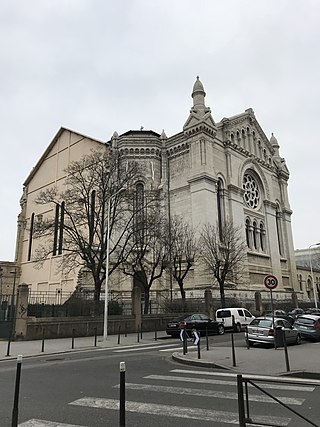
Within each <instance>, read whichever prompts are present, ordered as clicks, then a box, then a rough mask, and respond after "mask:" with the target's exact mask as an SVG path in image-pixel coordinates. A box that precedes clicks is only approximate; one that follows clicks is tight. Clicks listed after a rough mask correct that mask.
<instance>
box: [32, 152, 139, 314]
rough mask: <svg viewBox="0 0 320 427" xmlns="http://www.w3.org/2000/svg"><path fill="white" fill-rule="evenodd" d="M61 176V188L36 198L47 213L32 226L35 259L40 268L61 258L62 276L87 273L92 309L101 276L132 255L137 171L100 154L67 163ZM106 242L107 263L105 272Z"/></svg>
mask: <svg viewBox="0 0 320 427" xmlns="http://www.w3.org/2000/svg"><path fill="white" fill-rule="evenodd" d="M65 172H66V180H65V183H64V189H58V188H57V187H56V186H55V187H51V188H49V189H46V190H45V191H43V192H41V193H40V194H39V195H38V197H37V198H36V203H37V204H39V205H43V206H44V211H49V214H44V215H43V218H42V221H38V222H37V223H36V224H35V225H36V226H35V227H34V235H35V237H38V238H39V239H38V248H37V250H36V253H35V257H34V259H35V261H36V265H37V266H38V267H39V268H40V267H41V265H42V264H43V262H44V260H45V259H47V258H48V257H49V256H50V255H60V257H57V259H58V270H60V271H62V272H70V271H71V270H73V269H74V268H75V267H79V266H85V267H86V268H87V269H88V270H89V271H90V272H91V273H92V277H93V282H94V301H95V302H96V306H97V303H98V302H99V299H100V293H101V286H102V283H103V282H104V280H105V278H106V274H111V273H112V272H113V271H114V270H115V269H116V268H117V267H118V266H119V265H120V264H121V263H122V262H123V261H124V260H125V259H127V257H128V255H129V254H130V252H131V251H132V250H133V246H131V244H132V233H133V228H134V227H133V224H134V211H133V197H134V196H133V194H134V185H135V183H136V180H137V176H138V175H137V174H138V167H137V165H136V164H135V163H128V162H125V161H123V160H122V159H121V157H120V156H119V154H118V152H113V151H112V150H111V149H105V150H103V151H92V152H91V153H90V154H89V155H85V156H83V157H82V158H81V159H80V160H79V161H75V162H72V163H71V164H70V165H69V167H68V168H67V169H66V171H65ZM49 207H51V210H49ZM52 208H53V212H54V215H52ZM108 209H109V210H108ZM108 220H109V221H108ZM108 223H109V230H108ZM108 237H109V243H110V248H109V255H110V260H111V262H110V267H109V272H106V256H107V240H108Z"/></svg>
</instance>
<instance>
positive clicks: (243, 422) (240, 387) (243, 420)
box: [237, 374, 246, 427]
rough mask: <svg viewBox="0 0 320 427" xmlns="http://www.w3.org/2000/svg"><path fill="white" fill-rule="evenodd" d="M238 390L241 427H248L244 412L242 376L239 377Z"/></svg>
mask: <svg viewBox="0 0 320 427" xmlns="http://www.w3.org/2000/svg"><path fill="white" fill-rule="evenodd" d="M237 389H238V413H239V427H246V416H245V410H244V396H243V379H242V375H240V374H238V375H237Z"/></svg>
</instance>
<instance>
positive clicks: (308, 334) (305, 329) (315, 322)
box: [294, 314, 320, 341]
mask: <svg viewBox="0 0 320 427" xmlns="http://www.w3.org/2000/svg"><path fill="white" fill-rule="evenodd" d="M294 326H295V327H296V328H297V329H298V331H299V332H300V334H301V336H302V338H307V339H312V340H316V341H318V340H320V315H318V314H303V315H302V316H299V317H298V318H297V319H296V321H295V322H294Z"/></svg>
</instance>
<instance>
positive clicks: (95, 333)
mask: <svg viewBox="0 0 320 427" xmlns="http://www.w3.org/2000/svg"><path fill="white" fill-rule="evenodd" d="M94 346H95V347H97V328H94Z"/></svg>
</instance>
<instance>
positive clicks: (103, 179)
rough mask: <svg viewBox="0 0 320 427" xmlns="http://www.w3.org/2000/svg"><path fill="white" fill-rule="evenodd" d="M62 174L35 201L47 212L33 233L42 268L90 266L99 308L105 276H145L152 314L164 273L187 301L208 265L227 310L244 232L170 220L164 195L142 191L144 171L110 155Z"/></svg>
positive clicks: (100, 154)
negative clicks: (192, 280)
mask: <svg viewBox="0 0 320 427" xmlns="http://www.w3.org/2000/svg"><path fill="white" fill-rule="evenodd" d="M65 173H66V179H65V180H64V181H63V184H60V186H54V187H50V188H47V189H45V190H44V191H41V192H40V193H39V194H38V195H37V197H36V200H35V201H36V203H37V204H38V205H42V209H41V215H39V216H40V218H41V220H40V221H35V222H34V224H33V229H32V230H31V234H32V235H33V238H34V246H35V251H34V255H33V259H34V261H36V263H35V265H36V266H37V267H38V268H41V267H42V265H43V263H44V261H45V260H46V259H47V258H48V257H49V256H51V255H52V254H53V255H57V254H58V255H59V254H60V255H61V256H60V257H57V258H56V259H57V268H58V270H60V271H61V272H63V273H66V274H67V273H68V272H70V271H71V270H74V269H75V268H77V267H80V266H84V267H86V269H87V270H89V271H90V272H91V274H92V278H93V284H94V300H95V302H96V303H97V304H98V302H99V299H100V293H101V288H102V285H103V283H104V281H105V279H106V274H109V275H111V274H112V273H113V272H114V271H115V270H116V269H121V271H122V272H123V273H124V274H126V275H130V276H133V277H135V279H137V277H138V278H139V277H140V282H141V286H142V287H143V291H144V296H145V310H146V311H147V310H148V303H149V293H150V289H151V287H152V285H153V284H154V282H155V281H156V280H157V279H159V278H160V277H161V276H162V275H163V274H164V272H165V271H166V270H169V271H170V275H171V277H172V278H173V279H174V280H175V281H176V282H177V284H178V285H179V289H180V293H181V297H182V299H184V298H185V289H184V283H185V279H186V276H187V275H188V273H189V272H190V270H191V269H192V268H193V266H194V264H195V263H197V262H203V264H204V268H207V269H208V270H209V271H210V272H211V274H212V276H213V278H214V279H215V281H217V282H218V284H219V289H220V295H221V305H222V307H224V306H225V293H224V284H225V282H226V281H227V280H229V281H233V282H235V281H236V279H237V277H239V275H240V274H241V269H242V265H243V261H244V259H245V254H246V250H245V242H244V241H243V238H242V235H241V232H240V230H239V229H238V228H236V227H234V226H233V224H232V223H231V222H227V223H225V224H224V225H223V227H222V229H221V228H220V229H219V230H218V229H217V226H216V225H210V224H206V225H204V226H203V227H202V228H201V229H196V228H195V227H192V226H191V225H190V224H189V223H187V222H186V221H185V220H184V219H183V218H181V217H177V216H173V217H171V218H169V217H168V212H167V210H166V209H165V202H164V199H163V196H161V194H160V191H159V190H157V189H148V190H146V189H145V186H144V185H143V182H144V181H143V174H142V171H141V169H140V167H139V164H138V163H136V162H130V161H124V160H123V159H121V157H120V156H119V154H118V152H114V151H112V150H109V149H107V150H105V151H92V152H91V153H90V154H89V155H85V156H83V157H82V158H81V159H80V160H79V161H74V162H72V163H70V165H69V167H68V168H67V169H66V170H65ZM107 254H109V257H110V263H109V262H108V267H109V268H108V270H109V271H108V272H107V271H106V259H107Z"/></svg>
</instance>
